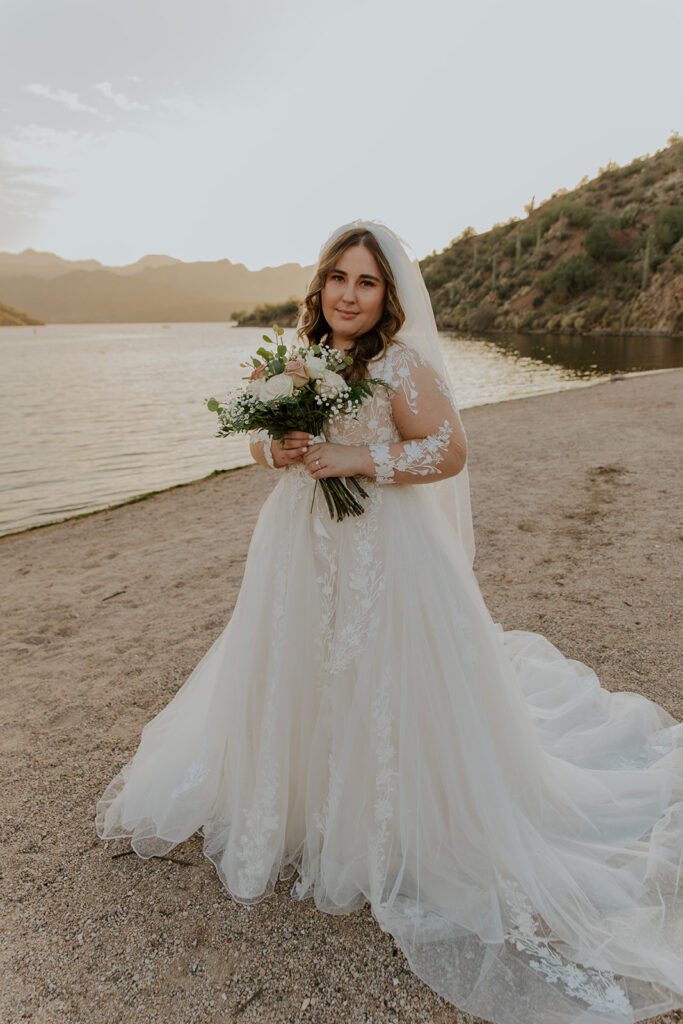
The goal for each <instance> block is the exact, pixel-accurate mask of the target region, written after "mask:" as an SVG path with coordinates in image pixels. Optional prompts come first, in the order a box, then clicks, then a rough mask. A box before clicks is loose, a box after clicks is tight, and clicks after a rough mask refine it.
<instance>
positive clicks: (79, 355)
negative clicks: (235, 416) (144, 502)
mask: <svg viewBox="0 0 683 1024" xmlns="http://www.w3.org/2000/svg"><path fill="white" fill-rule="evenodd" d="M263 333H264V332H263V330H262V329H261V328H251V327H233V326H231V325H229V324H224V323H209V324H170V325H168V326H165V325H162V324H49V325H46V326H44V327H4V328H2V329H1V330H0V368H1V375H0V431H1V436H2V441H3V443H2V456H0V488H1V489H2V508H1V510H0V534H6V533H9V532H13V531H16V530H20V529H23V528H25V527H27V526H33V525H36V524H42V523H48V522H53V521H56V520H59V519H64V518H66V517H68V516H71V515H75V514H77V513H80V512H86V511H91V510H94V509H98V508H104V507H106V506H107V505H109V504H112V503H115V502H119V501H123V500H124V499H126V498H130V497H133V496H134V495H137V494H141V493H143V492H146V491H153V490H159V489H161V488H164V487H169V486H171V485H172V484H177V483H185V482H187V481H189V480H195V479H198V478H199V477H203V476H206V475H207V474H209V473H211V472H212V471H213V470H214V469H229V468H232V467H235V466H242V465H247V464H249V463H251V462H252V461H253V460H252V459H251V456H250V454H249V445H248V441H247V439H246V437H245V436H239V437H230V438H217V437H216V436H215V431H216V426H217V419H216V415H215V413H210V412H209V411H208V410H207V409H206V406H205V400H206V399H207V398H209V397H210V396H212V395H215V397H216V398H219V399H220V398H222V397H224V395H225V394H226V393H227V392H228V391H229V390H230V389H231V388H232V387H235V386H236V385H238V384H239V382H240V378H241V377H242V376H243V375H244V374H246V373H247V372H248V371H247V370H246V369H244V368H243V367H241V366H240V363H241V362H245V361H246V360H247V358H248V356H249V355H250V354H251V353H253V352H255V350H256V349H257V348H258V346H259V345H260V344H262V341H261V336H262V334H263ZM267 333H269V334H270V333H272V332H270V331H268V332H267ZM293 338H294V330H293V329H292V330H288V331H285V334H284V341H285V342H286V343H289V342H290V341H292V340H293ZM441 346H442V351H443V353H444V356H445V359H446V362H447V364H448V368H449V372H450V375H451V380H452V383H453V386H454V389H455V393H456V397H457V400H458V402H459V404H460V407H461V408H463V409H464V408H468V407H470V406H474V405H482V404H485V403H487V402H500V401H506V400H508V399H511V398H519V397H522V396H526V395H535V394H542V393H544V392H550V391H560V390H563V389H565V388H574V387H582V386H586V384H590V383H591V382H593V381H595V380H600V379H604V378H606V377H609V376H610V375H611V374H613V373H615V372H620V373H633V372H643V371H650V370H660V369H665V368H669V367H672V366H681V365H683V343H682V342H681V340H680V339H670V338H662V337H631V336H629V337H600V338H595V337H589V336H579V335H571V336H570V335H562V336H557V335H533V336H528V335H506V336H495V339H494V338H492V337H475V336H470V335H454V334H453V335H452V334H446V333H444V334H442V335H441Z"/></svg>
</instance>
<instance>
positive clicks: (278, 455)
mask: <svg viewBox="0 0 683 1024" xmlns="http://www.w3.org/2000/svg"><path fill="white" fill-rule="evenodd" d="M312 437H313V434H307V433H306V431H305V430H290V431H288V432H287V433H286V434H285V435H284V436H283V437H282V438H278V440H277V441H271V445H270V453H271V455H272V456H273V462H274V463H275V465H276V467H277V468H278V469H284V467H285V466H291V465H292V464H293V463H295V462H298V461H299V460H300V459H301V457H302V453H303V452H304V451H305V450H306V448H305V446H306V445H307V444H308V443H309V442H310V441H311V439H312ZM283 443H284V447H283Z"/></svg>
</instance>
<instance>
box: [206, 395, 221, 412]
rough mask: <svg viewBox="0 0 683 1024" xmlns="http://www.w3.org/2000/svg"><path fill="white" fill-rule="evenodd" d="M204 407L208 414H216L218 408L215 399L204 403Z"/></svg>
mask: <svg viewBox="0 0 683 1024" xmlns="http://www.w3.org/2000/svg"><path fill="white" fill-rule="evenodd" d="M206 407H207V409H208V410H209V412H218V408H219V406H218V402H217V401H216V399H215V398H210V399H209V400H208V402H207V403H206Z"/></svg>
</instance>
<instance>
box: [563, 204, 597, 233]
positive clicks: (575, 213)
mask: <svg viewBox="0 0 683 1024" xmlns="http://www.w3.org/2000/svg"><path fill="white" fill-rule="evenodd" d="M561 212H562V213H563V214H564V215H565V218H566V219H567V221H568V223H569V224H571V226H572V227H573V228H587V227H588V226H589V224H592V223H593V219H594V218H595V211H594V210H593V209H592V207H590V206H587V205H586V203H577V202H576V201H575V200H572V199H568V200H567V201H566V202H564V203H563V204H562V209H561Z"/></svg>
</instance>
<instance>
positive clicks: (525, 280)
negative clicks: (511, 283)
mask: <svg viewBox="0 0 683 1024" xmlns="http://www.w3.org/2000/svg"><path fill="white" fill-rule="evenodd" d="M527 284H531V274H530V273H529V271H528V270H523V271H522V272H521V274H518V275H517V285H518V286H519V287H520V288H522V287H523V286H524V285H527Z"/></svg>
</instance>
